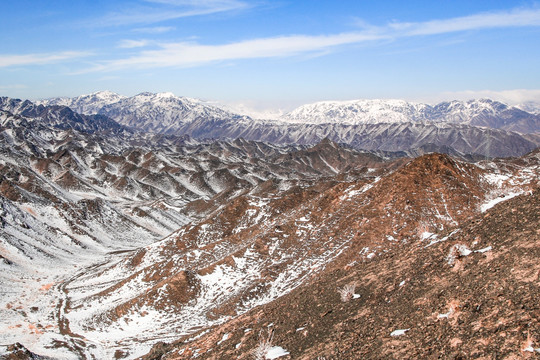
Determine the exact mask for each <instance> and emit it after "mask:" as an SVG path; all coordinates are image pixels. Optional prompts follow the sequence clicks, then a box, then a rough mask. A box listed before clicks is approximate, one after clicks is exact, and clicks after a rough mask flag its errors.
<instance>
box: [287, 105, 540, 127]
mask: <svg viewBox="0 0 540 360" xmlns="http://www.w3.org/2000/svg"><path fill="white" fill-rule="evenodd" d="M281 120H283V121H286V122H290V123H303V124H305V123H309V124H327V123H340V124H349V125H360V124H378V123H402V122H433V123H456V124H467V125H473V126H484V127H490V128H495V129H503V130H509V131H517V132H520V133H534V132H538V131H540V117H539V116H538V115H535V114H531V113H528V112H526V111H524V110H521V109H519V108H517V107H511V106H509V105H506V104H503V103H501V102H498V101H494V100H490V99H479V100H469V101H457V100H454V101H449V102H441V103H439V104H437V105H434V106H431V105H427V104H421V103H413V102H406V101H404V100H352V101H322V102H317V103H314V104H307V105H303V106H301V107H299V108H297V109H295V110H293V111H291V112H290V113H288V114H286V115H284V116H283V117H282V118H281Z"/></svg>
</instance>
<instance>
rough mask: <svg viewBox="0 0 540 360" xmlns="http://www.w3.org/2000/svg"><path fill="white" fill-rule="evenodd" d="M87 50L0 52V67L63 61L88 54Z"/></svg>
mask: <svg viewBox="0 0 540 360" xmlns="http://www.w3.org/2000/svg"><path fill="white" fill-rule="evenodd" d="M89 55H90V53H88V52H81V51H63V52H59V53H41V54H25V55H4V54H0V67H10V66H24V65H45V64H51V63H58V62H64V61H68V60H73V59H76V58H81V57H86V56H89Z"/></svg>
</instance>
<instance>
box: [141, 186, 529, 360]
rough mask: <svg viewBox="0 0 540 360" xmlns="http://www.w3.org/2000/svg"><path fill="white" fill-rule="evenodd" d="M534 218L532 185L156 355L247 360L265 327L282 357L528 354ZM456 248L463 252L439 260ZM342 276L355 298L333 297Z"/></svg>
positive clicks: (461, 356)
mask: <svg viewBox="0 0 540 360" xmlns="http://www.w3.org/2000/svg"><path fill="white" fill-rule="evenodd" d="M539 223H540V189H539V188H536V189H535V190H534V191H533V192H532V193H531V194H524V195H521V196H518V197H515V198H513V199H511V200H508V201H507V202H504V203H501V204H498V205H497V206H495V207H494V208H493V209H490V210H489V211H488V212H487V213H485V214H482V215H478V216H475V217H472V218H470V219H469V220H468V221H466V222H465V223H464V224H463V226H462V227H461V228H459V229H454V230H452V231H451V232H443V233H441V234H440V235H439V236H440V237H441V241H440V242H437V243H433V244H431V245H429V244H427V243H410V244H405V245H403V246H402V247H400V248H399V249H396V250H393V251H391V252H388V253H386V254H383V255H381V256H377V257H375V258H373V259H371V260H370V261H367V262H361V263H357V264H353V265H343V266H341V267H339V268H335V269H334V270H332V271H329V272H325V273H323V274H320V275H319V276H317V277H316V278H314V279H312V280H311V281H310V282H309V283H307V284H305V285H304V286H301V287H299V288H297V289H295V290H293V291H292V292H291V293H289V294H287V295H285V296H283V297H281V298H279V299H277V300H275V301H274V302H272V303H269V304H267V305H265V306H262V307H258V308H255V309H253V310H252V311H250V312H248V313H246V314H244V315H242V316H240V317H238V318H236V319H234V320H231V321H229V322H227V323H225V324H224V325H221V326H217V327H214V328H212V329H211V330H210V331H206V332H204V333H201V334H200V336H199V337H196V336H191V337H184V338H183V339H181V340H179V341H177V342H175V343H172V344H169V345H167V346H166V348H167V351H166V353H165V354H164V355H162V357H161V359H188V358H190V357H191V356H192V355H193V354H195V353H196V354H197V356H198V358H201V359H223V358H235V359H251V358H253V357H252V351H253V349H255V348H256V347H257V345H258V344H259V336H258V334H259V332H260V331H265V329H268V328H271V329H273V334H274V336H273V340H272V341H273V344H275V345H279V346H281V347H283V348H284V349H286V350H287V352H289V353H290V356H285V357H283V359H287V358H292V359H315V358H317V357H319V358H325V359H358V358H362V359H383V358H384V359H403V358H444V359H458V358H462V359H465V358H491V357H492V356H496V357H497V358H499V357H500V358H509V359H511V358H516V359H517V358H537V357H538V356H540V308H539V305H538V301H537V299H538V298H539V296H540V266H539V265H538V261H537V258H538V256H539V255H540V253H539V251H540V247H539V246H538V244H539V242H540V233H539V232H538V224H539ZM443 239H445V240H443ZM456 245H466V246H467V247H468V248H469V249H470V252H467V253H462V255H461V256H459V257H458V258H457V259H456V261H455V263H453V264H449V263H448V261H447V256H448V254H449V253H451V251H452V248H454V247H455V246H456ZM352 281H354V282H355V283H356V284H358V286H357V287H356V290H355V292H356V294H358V295H359V296H358V297H357V298H356V299H351V300H350V301H348V302H342V301H340V295H339V292H338V291H337V290H338V289H339V288H341V287H342V286H344V285H346V284H349V283H351V282H352ZM223 334H228V336H227V340H226V341H223V342H221V343H219V341H218V340H219V339H220V338H222V337H223ZM163 346H164V345H163V344H162V345H161V352H162V353H163ZM144 359H153V357H151V356H147V357H144Z"/></svg>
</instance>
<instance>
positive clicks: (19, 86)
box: [0, 84, 28, 91]
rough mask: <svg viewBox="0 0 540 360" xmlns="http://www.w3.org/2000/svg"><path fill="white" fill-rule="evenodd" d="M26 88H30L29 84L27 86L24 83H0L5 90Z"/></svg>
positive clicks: (2, 89)
mask: <svg viewBox="0 0 540 360" xmlns="http://www.w3.org/2000/svg"><path fill="white" fill-rule="evenodd" d="M26 88H28V86H26V85H24V84H11V85H0V90H1V91H5V90H22V89H26Z"/></svg>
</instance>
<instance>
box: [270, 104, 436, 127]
mask: <svg viewBox="0 0 540 360" xmlns="http://www.w3.org/2000/svg"><path fill="white" fill-rule="evenodd" d="M427 107H428V105H425V104H418V103H409V102H406V101H404V100H351V101H321V102H317V103H314V104H307V105H303V106H300V107H299V108H297V109H295V110H293V111H291V112H289V113H287V114H285V115H284V116H282V117H281V118H280V119H281V120H283V121H285V122H288V123H295V124H328V123H338V124H348V125H358V124H378V123H395V122H410V121H425V120H427V119H426V116H425V110H426V108H427Z"/></svg>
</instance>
